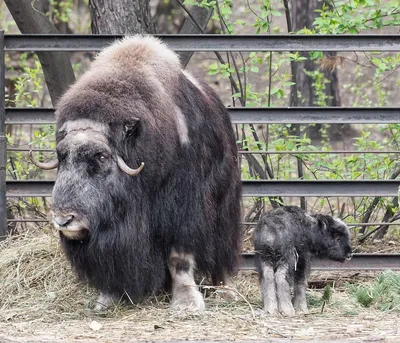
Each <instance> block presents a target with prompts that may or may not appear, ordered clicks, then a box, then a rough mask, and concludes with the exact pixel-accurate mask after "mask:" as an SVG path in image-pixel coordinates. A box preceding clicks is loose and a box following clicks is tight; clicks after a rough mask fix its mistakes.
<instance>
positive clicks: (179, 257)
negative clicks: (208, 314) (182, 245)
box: [168, 250, 205, 310]
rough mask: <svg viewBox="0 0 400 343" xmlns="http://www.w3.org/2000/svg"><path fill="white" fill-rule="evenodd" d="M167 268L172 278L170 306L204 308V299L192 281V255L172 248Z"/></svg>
mask: <svg viewBox="0 0 400 343" xmlns="http://www.w3.org/2000/svg"><path fill="white" fill-rule="evenodd" d="M168 268H169V272H170V273H171V278H172V300H171V306H172V308H175V309H179V310H188V309H190V310H204V308H205V305H204V300H203V296H202V294H201V293H200V292H199V290H198V288H197V285H196V283H195V281H194V276H193V274H194V269H195V263H194V258H193V255H191V254H187V253H178V252H176V251H175V250H172V252H171V254H170V256H169V260H168Z"/></svg>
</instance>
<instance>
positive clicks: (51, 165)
mask: <svg viewBox="0 0 400 343" xmlns="http://www.w3.org/2000/svg"><path fill="white" fill-rule="evenodd" d="M29 157H30V159H31V161H32V163H33V164H34V165H35V166H36V167H38V168H40V169H44V170H51V169H55V168H57V166H58V160H54V161H51V162H38V161H36V160H35V159H34V158H33V155H32V150H30V151H29Z"/></svg>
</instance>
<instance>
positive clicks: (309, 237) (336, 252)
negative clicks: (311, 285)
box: [253, 206, 352, 316]
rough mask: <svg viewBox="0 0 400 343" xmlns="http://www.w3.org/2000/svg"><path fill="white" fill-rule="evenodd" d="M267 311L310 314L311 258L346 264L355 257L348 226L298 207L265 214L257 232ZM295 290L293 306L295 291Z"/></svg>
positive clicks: (257, 258)
mask: <svg viewBox="0 0 400 343" xmlns="http://www.w3.org/2000/svg"><path fill="white" fill-rule="evenodd" d="M253 243H254V248H255V251H256V263H257V268H258V272H259V277H260V283H261V294H262V297H263V301H264V310H265V312H267V313H270V314H275V313H277V312H278V311H279V312H280V313H281V314H283V315H286V316H292V315H294V314H295V309H297V310H300V311H302V312H307V311H308V310H307V301H306V288H307V279H308V275H309V272H310V259H311V256H313V255H314V256H319V257H320V258H323V259H331V260H334V261H340V262H344V261H345V260H346V259H350V258H351V256H352V249H351V245H350V233H349V229H348V228H347V226H346V224H345V223H343V222H342V221H341V220H340V219H337V218H334V217H332V216H329V215H323V214H317V215H310V214H308V213H306V212H305V211H303V210H302V209H301V208H299V207H297V206H284V207H280V208H277V209H275V210H272V211H269V212H267V213H265V214H264V215H263V216H262V217H261V219H260V221H259V222H258V224H257V227H256V228H255V230H254V232H253ZM292 286H294V299H293V305H294V307H293V305H292V301H291V290H290V288H291V287H292Z"/></svg>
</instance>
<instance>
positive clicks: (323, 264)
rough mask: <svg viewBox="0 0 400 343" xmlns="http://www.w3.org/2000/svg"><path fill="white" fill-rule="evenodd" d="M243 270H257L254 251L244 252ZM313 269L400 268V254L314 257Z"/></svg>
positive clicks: (241, 266) (241, 267)
mask: <svg viewBox="0 0 400 343" xmlns="http://www.w3.org/2000/svg"><path fill="white" fill-rule="evenodd" d="M240 269H241V270H255V255H254V253H246V254H242V259H241V264H240ZM311 269H313V270H384V269H391V270H400V254H354V255H353V258H352V259H351V260H350V261H346V262H344V263H340V262H335V261H331V260H321V259H318V258H314V259H313V260H312V262H311Z"/></svg>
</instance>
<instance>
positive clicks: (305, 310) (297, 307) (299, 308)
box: [293, 303, 309, 314]
mask: <svg viewBox="0 0 400 343" xmlns="http://www.w3.org/2000/svg"><path fill="white" fill-rule="evenodd" d="M293 307H294V309H295V310H296V312H299V313H303V314H309V311H308V308H307V305H305V304H296V303H295V304H294V306H293Z"/></svg>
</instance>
